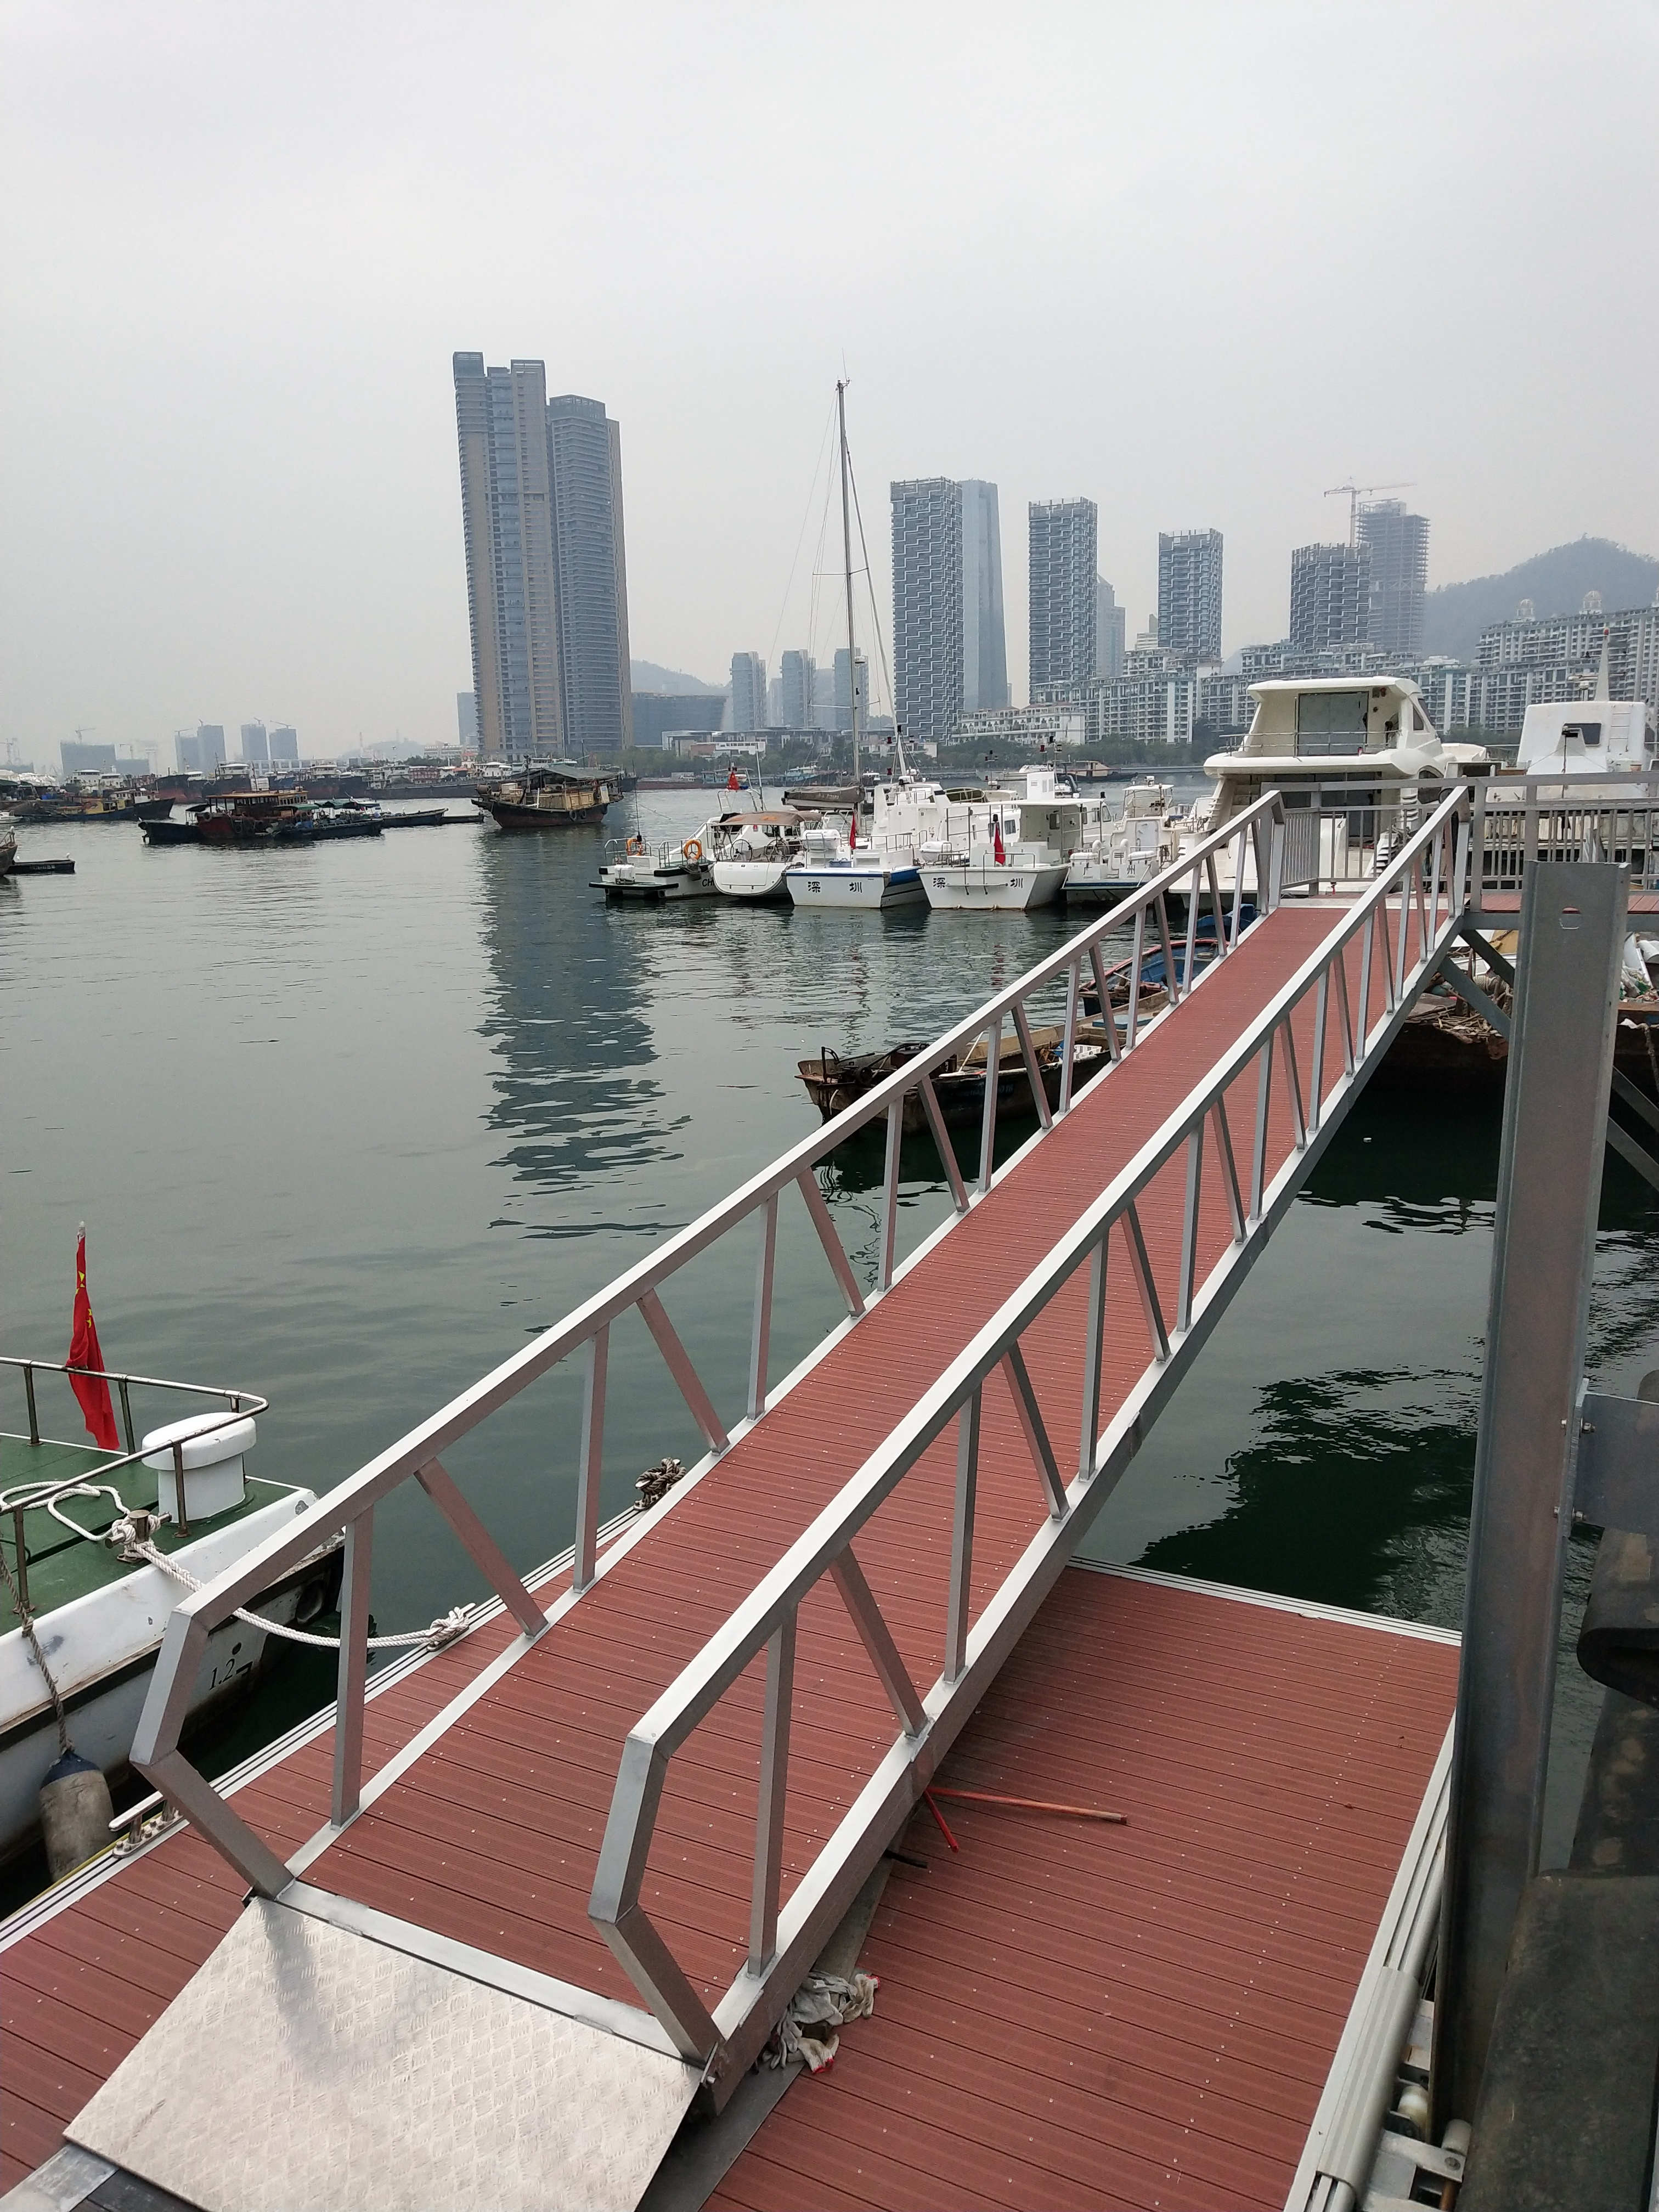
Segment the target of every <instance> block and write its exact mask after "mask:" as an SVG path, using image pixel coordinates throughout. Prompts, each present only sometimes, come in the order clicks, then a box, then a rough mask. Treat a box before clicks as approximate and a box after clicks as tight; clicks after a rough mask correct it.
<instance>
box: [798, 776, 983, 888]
mask: <svg viewBox="0 0 1659 2212" xmlns="http://www.w3.org/2000/svg"><path fill="white" fill-rule="evenodd" d="M975 817H977V818H978V819H979V820H980V821H983V819H984V817H985V806H984V804H983V802H982V801H979V802H975V800H974V799H969V798H965V797H958V798H954V799H953V798H952V797H951V794H950V793H948V792H947V791H946V790H945V787H944V785H943V784H941V783H933V782H930V781H927V780H926V779H924V778H923V777H921V776H916V775H898V776H896V777H894V778H892V779H891V780H890V781H886V782H883V783H878V784H876V785H875V786H874V787H873V788H872V791H871V793H870V811H869V817H868V820H867V823H865V824H863V825H861V826H860V828H859V829H858V831H857V842H854V837H853V835H852V833H850V832H848V831H847V830H842V829H831V828H829V827H820V828H818V829H809V830H808V831H807V832H806V834H805V836H804V837H803V838H802V840H801V855H800V858H799V860H798V861H797V862H796V863H795V865H794V866H793V867H792V868H791V869H790V870H789V872H788V874H787V878H786V880H787V884H788V886H789V896H790V897H791V898H792V899H793V901H794V902H795V904H796V905H797V906H839V907H878V906H879V907H890V906H909V905H915V904H918V903H919V902H921V900H922V899H923V898H925V897H926V896H927V894H926V892H925V891H924V890H923V888H922V880H921V867H920V865H919V863H920V856H921V852H922V849H923V848H924V847H933V848H938V849H940V850H948V849H950V848H951V845H952V844H953V843H954V842H955V841H956V840H957V839H961V840H962V841H963V842H966V841H967V840H968V839H969V837H970V836H972V835H973V832H974V827H975ZM855 819H856V817H855Z"/></svg>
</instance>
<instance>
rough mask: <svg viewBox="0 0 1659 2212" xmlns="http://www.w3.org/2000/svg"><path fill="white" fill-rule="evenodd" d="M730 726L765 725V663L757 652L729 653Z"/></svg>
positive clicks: (752, 726) (756, 727)
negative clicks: (730, 683) (730, 668)
mask: <svg viewBox="0 0 1659 2212" xmlns="http://www.w3.org/2000/svg"><path fill="white" fill-rule="evenodd" d="M731 727H732V729H733V730H763V729H764V728H765V727H766V663H765V662H764V661H763V659H761V657H760V655H759V653H733V654H732V720H731Z"/></svg>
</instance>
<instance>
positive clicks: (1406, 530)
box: [1358, 499, 1429, 660]
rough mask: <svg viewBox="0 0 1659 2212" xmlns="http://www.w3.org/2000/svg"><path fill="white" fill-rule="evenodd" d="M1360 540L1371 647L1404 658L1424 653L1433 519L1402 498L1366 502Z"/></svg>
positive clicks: (1360, 524)
mask: <svg viewBox="0 0 1659 2212" xmlns="http://www.w3.org/2000/svg"><path fill="white" fill-rule="evenodd" d="M1358 539H1359V543H1360V544H1361V545H1362V546H1363V547H1364V550H1366V552H1367V553H1369V554H1370V564H1371V580H1370V592H1371V612H1370V636H1371V643H1372V644H1373V645H1376V646H1379V647H1381V648H1382V650H1383V652H1384V653H1393V654H1396V655H1398V657H1399V658H1400V659H1401V660H1414V659H1416V658H1417V656H1418V655H1419V653H1420V652H1421V651H1422V649H1423V595H1424V593H1425V591H1426V590H1427V588H1428V581H1429V521H1428V517H1427V516H1426V515H1424V514H1408V513H1407V512H1406V502H1405V501H1404V500H1403V499H1378V500H1370V501H1361V503H1360V508H1359V523H1358Z"/></svg>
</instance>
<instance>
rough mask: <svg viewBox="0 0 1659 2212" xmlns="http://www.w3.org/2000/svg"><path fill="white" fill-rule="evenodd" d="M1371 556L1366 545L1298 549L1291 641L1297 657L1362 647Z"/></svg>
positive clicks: (1293, 579)
mask: <svg viewBox="0 0 1659 2212" xmlns="http://www.w3.org/2000/svg"><path fill="white" fill-rule="evenodd" d="M1370 623H1371V556H1370V548H1369V547H1367V546H1364V545H1298V546H1297V549H1296V550H1295V551H1294V552H1293V553H1292V554H1291V632H1290V636H1291V645H1292V647H1294V648H1295V649H1296V650H1297V652H1298V653H1322V652H1323V651H1324V650H1325V649H1326V647H1328V646H1333V645H1363V644H1364V642H1365V641H1366V640H1367V639H1368V638H1369V637H1370V634H1371V629H1370Z"/></svg>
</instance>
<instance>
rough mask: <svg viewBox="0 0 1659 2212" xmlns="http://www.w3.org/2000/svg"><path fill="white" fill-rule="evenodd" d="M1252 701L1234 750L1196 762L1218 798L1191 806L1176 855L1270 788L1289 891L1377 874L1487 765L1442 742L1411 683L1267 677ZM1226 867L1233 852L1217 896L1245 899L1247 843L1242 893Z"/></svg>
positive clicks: (1251, 864)
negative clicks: (1460, 784)
mask: <svg viewBox="0 0 1659 2212" xmlns="http://www.w3.org/2000/svg"><path fill="white" fill-rule="evenodd" d="M1250 696H1251V697H1252V698H1253V699H1254V700H1255V714H1254V716H1253V717H1252V719H1251V722H1250V726H1249V732H1248V733H1247V734H1246V736H1245V738H1244V739H1243V743H1242V744H1240V746H1239V747H1238V750H1237V751H1236V752H1226V753H1212V754H1211V756H1210V757H1209V758H1208V759H1207V760H1206V762H1205V763H1204V773H1205V775H1207V776H1209V777H1211V778H1212V780H1213V781H1214V783H1215V789H1214V791H1213V793H1212V794H1211V796H1210V798H1209V799H1208V800H1207V801H1200V804H1199V805H1197V806H1195V807H1194V810H1193V812H1192V815H1191V817H1189V820H1188V823H1187V825H1186V827H1185V832H1184V834H1183V836H1182V840H1181V847H1180V851H1187V850H1190V849H1191V848H1192V846H1193V845H1194V843H1196V842H1199V841H1200V840H1201V839H1203V838H1204V837H1206V836H1209V835H1210V833H1211V832H1212V831H1213V830H1216V829H1222V828H1225V825H1226V824H1227V823H1229V822H1231V820H1232V819H1233V817H1235V816H1236V815H1238V814H1241V813H1243V811H1244V810H1245V809H1246V808H1247V807H1249V806H1251V805H1254V804H1255V801H1256V800H1257V799H1260V798H1261V795H1262V793H1264V792H1268V791H1278V792H1280V793H1283V795H1284V800H1285V816H1286V822H1285V830H1286V838H1285V883H1286V884H1316V883H1318V882H1322V881H1336V882H1343V881H1348V882H1352V881H1353V880H1355V879H1356V878H1363V877H1365V876H1369V875H1371V874H1373V873H1375V872H1376V869H1377V868H1378V867H1379V866H1382V865H1383V864H1384V863H1385V862H1386V861H1387V860H1388V859H1389V855H1390V854H1392V853H1393V852H1394V851H1395V848H1396V847H1397V845H1398V844H1399V842H1400V840H1401V837H1402V836H1407V835H1409V833H1410V831H1411V830H1412V829H1413V828H1415V826H1416V824H1417V822H1418V820H1419V817H1420V816H1421V814H1422V812H1423V811H1424V809H1425V807H1431V806H1432V805H1434V804H1435V803H1436V802H1437V800H1438V799H1440V798H1442V797H1443V795H1444V793H1445V792H1446V790H1447V789H1448V788H1449V787H1450V786H1451V785H1452V784H1454V783H1455V782H1456V781H1457V780H1458V778H1459V777H1460V776H1462V775H1466V774H1468V773H1470V772H1472V771H1474V770H1476V769H1480V770H1481V771H1483V772H1484V770H1485V769H1486V768H1487V766H1488V765H1489V764H1490V756H1489V755H1488V753H1487V752H1486V748H1485V747H1484V746H1482V745H1470V744H1445V743H1444V742H1443V740H1442V738H1440V736H1439V734H1438V732H1437V731H1436V729H1435V726H1434V725H1433V723H1432V722H1431V720H1429V718H1428V715H1427V714H1425V712H1424V708H1423V699H1422V694H1421V693H1420V692H1419V690H1418V688H1417V686H1416V684H1413V682H1412V681H1411V680H1410V678H1407V677H1404V676H1373V677H1356V676H1322V677H1314V678H1307V679H1305V680H1304V681H1301V682H1297V681H1294V680H1288V679H1280V678H1275V679H1273V681H1271V682H1264V683H1261V684H1251V686H1250ZM1175 857H1176V858H1177V859H1178V858H1179V857H1180V852H1179V851H1178V852H1177V854H1176V855H1175ZM1233 867H1234V859H1233V852H1232V850H1231V848H1229V849H1228V850H1227V851H1226V852H1225V855H1218V881H1219V887H1220V889H1221V890H1222V892H1223V893H1224V894H1225V895H1226V896H1231V893H1232V892H1233V890H1235V888H1239V889H1242V890H1243V894H1244V896H1246V897H1249V896H1250V894H1251V893H1252V892H1253V891H1254V890H1255V855H1254V853H1253V851H1252V850H1251V842H1250V841H1248V840H1247V842H1246V845H1245V850H1244V873H1243V884H1242V885H1240V886H1237V887H1236V886H1235V884H1234V883H1233ZM1176 903H1179V900H1178V899H1177V900H1176ZM1224 903H1225V899H1224ZM1206 904H1207V899H1206Z"/></svg>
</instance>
